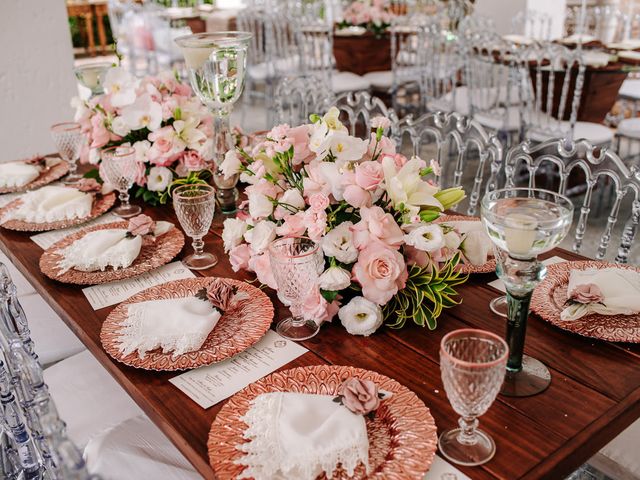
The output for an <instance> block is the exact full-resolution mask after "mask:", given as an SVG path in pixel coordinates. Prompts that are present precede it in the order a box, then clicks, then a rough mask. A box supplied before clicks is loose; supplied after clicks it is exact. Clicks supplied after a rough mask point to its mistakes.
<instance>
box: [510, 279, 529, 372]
mask: <svg viewBox="0 0 640 480" xmlns="http://www.w3.org/2000/svg"><path fill="white" fill-rule="evenodd" d="M532 292H533V291H529V292H527V293H524V294H522V295H515V294H513V293H511V292H509V290H508V289H507V309H508V319H507V344H508V345H509V358H508V360H507V371H509V372H519V371H520V370H522V355H523V353H524V339H525V336H526V334H527V317H528V316H529V302H531V293H532Z"/></svg>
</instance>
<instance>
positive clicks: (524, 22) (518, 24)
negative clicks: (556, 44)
mask: <svg viewBox="0 0 640 480" xmlns="http://www.w3.org/2000/svg"><path fill="white" fill-rule="evenodd" d="M552 21H553V19H552V18H551V15H549V14H548V13H546V12H541V11H539V10H524V11H520V12H518V13H517V14H516V15H515V16H514V17H513V18H512V19H511V33H512V34H516V35H524V36H525V37H528V38H531V39H534V40H551V24H552Z"/></svg>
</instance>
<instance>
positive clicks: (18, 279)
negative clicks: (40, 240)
mask: <svg viewBox="0 0 640 480" xmlns="http://www.w3.org/2000/svg"><path fill="white" fill-rule="evenodd" d="M0 262H2V263H4V264H5V265H6V267H7V269H8V270H9V275H11V280H13V283H15V285H16V289H17V290H18V296H20V295H29V294H30V293H36V290H35V288H33V285H31V284H30V283H29V281H28V280H27V279H26V278H25V277H24V275H22V273H20V271H19V270H18V269H17V268H16V267H15V265H14V264H13V263H12V262H11V260H9V257H7V256H6V255H5V254H4V253H2V252H0Z"/></svg>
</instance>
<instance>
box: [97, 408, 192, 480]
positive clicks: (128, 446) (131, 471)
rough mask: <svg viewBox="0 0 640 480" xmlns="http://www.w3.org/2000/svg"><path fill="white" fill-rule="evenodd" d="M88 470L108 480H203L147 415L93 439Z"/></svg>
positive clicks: (128, 421) (125, 422)
mask: <svg viewBox="0 0 640 480" xmlns="http://www.w3.org/2000/svg"><path fill="white" fill-rule="evenodd" d="M84 457H85V460H86V462H87V468H88V469H89V472H91V473H92V474H99V475H100V476H101V477H102V478H103V479H104V480H121V479H123V478H131V479H133V478H139V479H158V480H160V479H162V480H201V479H202V476H200V474H198V472H196V470H195V469H194V468H193V466H192V465H191V464H190V463H189V461H188V460H187V459H186V458H184V456H183V455H182V454H181V453H180V451H179V450H178V449H177V448H176V447H174V446H173V444H172V443H171V442H170V441H169V439H167V437H165V436H164V434H163V433H162V432H161V431H160V429H159V428H158V427H156V426H155V425H154V424H153V422H151V420H149V419H148V418H147V417H146V416H139V417H135V418H131V419H129V420H125V421H124V422H122V423H120V424H119V425H116V426H115V427H112V428H110V429H108V430H106V431H104V432H102V433H100V434H99V435H97V436H96V437H94V438H92V439H91V441H90V442H89V443H88V444H87V447H86V448H85V451H84Z"/></svg>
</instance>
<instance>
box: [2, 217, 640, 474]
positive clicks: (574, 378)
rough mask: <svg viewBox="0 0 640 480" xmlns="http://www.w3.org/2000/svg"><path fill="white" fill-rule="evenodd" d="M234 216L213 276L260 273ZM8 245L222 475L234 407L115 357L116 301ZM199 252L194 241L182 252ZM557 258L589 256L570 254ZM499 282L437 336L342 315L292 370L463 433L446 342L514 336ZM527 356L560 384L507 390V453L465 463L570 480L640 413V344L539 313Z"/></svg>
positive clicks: (477, 288)
mask: <svg viewBox="0 0 640 480" xmlns="http://www.w3.org/2000/svg"><path fill="white" fill-rule="evenodd" d="M144 213H146V214H148V215H150V216H152V217H154V218H155V219H157V220H161V219H162V220H171V221H174V222H175V223H176V224H177V222H176V221H175V217H174V214H173V210H172V209H171V207H169V206H167V207H165V208H163V209H157V208H150V207H145V208H144ZM222 220H223V219H222V218H221V217H219V216H217V217H216V219H215V220H214V227H213V230H214V231H215V232H216V234H215V235H214V234H209V235H208V236H207V238H206V239H205V240H206V242H207V244H206V248H207V250H209V251H215V253H216V254H217V255H218V257H219V259H220V263H219V264H218V265H217V266H215V267H214V268H212V269H210V270H207V271H204V272H203V274H204V275H219V276H233V277H236V278H238V277H240V278H249V276H248V275H245V274H241V275H238V274H234V273H233V272H232V271H231V267H230V265H229V262H228V260H227V257H226V255H225V254H224V252H223V249H222V241H221V239H220V237H219V233H220V232H221V224H222ZM0 248H1V249H2V250H3V251H4V252H5V253H6V254H7V256H8V257H9V258H10V259H11V260H12V261H13V262H14V263H15V264H16V266H17V267H18V269H19V270H21V271H22V272H23V273H24V275H25V276H26V277H27V279H28V280H29V281H30V282H31V283H33V285H34V287H35V289H36V290H37V291H38V292H39V293H40V294H42V296H43V297H44V298H45V300H46V301H47V302H48V303H49V304H50V305H51V306H52V308H53V309H54V310H55V311H56V312H57V313H58V314H59V315H60V317H61V318H62V319H63V320H64V321H65V322H66V323H67V325H69V327H70V328H71V329H72V330H73V331H74V332H75V334H76V335H78V337H79V338H80V340H81V341H82V342H83V343H84V344H85V345H86V347H87V348H88V349H89V350H90V351H91V352H92V354H93V355H94V356H95V357H96V358H97V359H98V360H99V361H100V362H101V363H102V365H103V366H104V367H105V368H106V369H107V370H108V371H109V372H110V374H111V375H112V376H113V377H114V378H115V379H116V380H117V381H118V382H119V383H120V384H121V385H122V387H123V388H124V389H125V390H126V391H127V392H128V393H129V394H130V395H131V397H132V398H133V399H134V400H135V401H136V402H137V403H138V405H140V407H141V408H142V409H143V410H144V411H145V412H146V413H147V414H148V415H149V417H150V418H151V419H152V420H153V421H154V422H155V423H156V424H157V425H158V426H159V427H160V428H161V429H162V430H163V431H164V433H165V434H166V435H167V436H168V437H169V438H170V439H171V440H172V441H173V443H174V444H175V445H176V446H177V447H178V448H179V449H180V450H181V451H182V453H183V454H184V455H185V456H186V457H187V458H188V459H189V460H190V461H191V462H192V463H193V465H194V466H195V468H196V469H197V470H198V471H199V472H200V473H201V474H202V475H203V476H204V477H205V478H207V479H211V478H215V475H214V473H213V471H212V470H211V468H210V466H209V460H208V454H207V446H206V442H207V435H208V433H209V429H210V426H211V423H212V421H213V419H214V417H215V416H216V413H217V412H218V411H219V410H220V408H221V406H222V403H221V404H218V405H215V406H214V407H212V408H210V409H208V410H204V409H202V408H201V407H199V406H198V405H197V404H196V403H195V402H193V401H192V400H191V399H189V398H188V397H187V396H186V395H185V394H183V393H182V392H181V391H179V390H178V389H177V388H176V387H174V386H173V385H171V384H170V383H169V379H170V378H171V377H173V376H175V375H176V374H177V373H176V372H167V373H162V372H148V371H144V370H138V369H135V368H131V367H128V366H125V365H122V364H120V363H117V362H115V361H114V360H112V359H111V357H109V356H108V355H107V354H106V353H105V351H104V350H103V349H102V346H101V344H100V328H101V325H102V322H103V321H104V320H105V318H106V317H107V315H108V314H109V312H110V311H111V310H112V308H113V307H107V308H103V309H101V310H98V311H94V310H93V309H92V308H91V306H90V305H89V302H88V301H87V300H86V299H85V297H84V295H83V294H82V291H81V288H80V287H77V286H70V285H64V284H61V283H57V282H55V281H52V280H49V279H48V278H46V277H44V276H43V275H42V274H41V273H40V271H39V268H38V260H39V258H40V256H41V254H42V250H41V249H40V247H38V246H37V245H36V244H35V243H33V242H32V241H31V240H30V239H29V234H27V233H21V232H14V231H9V230H5V229H2V228H0ZM189 250H190V246H186V247H185V249H183V252H182V253H181V255H183V254H185V253H187V252H188V251H189ZM549 255H559V256H562V257H563V258H566V259H576V258H579V257H577V256H576V255H573V254H571V253H569V252H566V251H562V250H555V251H553V252H551V253H550V254H549ZM494 278H495V277H494V275H493V274H488V275H478V276H474V277H472V278H471V279H470V280H469V282H468V283H467V284H465V285H463V286H462V287H460V288H459V292H460V294H461V296H462V299H463V302H462V304H461V305H459V306H457V307H455V308H453V309H450V310H446V311H445V313H444V314H443V315H442V316H441V317H440V319H439V321H438V328H437V329H436V330H435V331H429V330H427V329H423V328H420V327H417V326H415V325H408V326H407V327H405V328H404V329H402V330H390V329H388V328H382V329H380V330H379V331H378V332H377V333H375V334H374V335H372V336H371V337H368V338H365V337H360V336H351V335H349V334H347V332H346V331H345V330H344V329H343V328H342V326H341V325H340V322H339V320H338V319H334V320H333V322H332V323H329V324H325V325H323V327H322V329H321V331H320V333H319V335H318V336H317V337H315V338H313V339H311V340H308V341H305V342H302V343H303V345H304V346H305V347H306V348H308V349H309V352H308V353H306V354H304V355H303V356H301V357H299V358H298V359H296V360H295V361H293V362H291V363H289V364H288V365H287V366H285V367H284V368H291V367H296V366H304V365H316V364H327V363H330V364H337V365H353V366H357V367H361V368H366V369H370V370H375V371H377V372H379V373H381V374H384V375H387V376H389V377H392V378H395V379H396V380H398V381H399V382H400V383H402V384H404V385H406V386H407V387H408V388H410V389H411V390H413V391H414V392H415V393H416V394H417V395H418V396H419V397H420V398H421V399H422V400H423V401H424V402H425V404H426V405H427V406H428V407H429V409H430V410H431V412H432V414H433V416H434V418H435V420H436V424H437V427H438V431H439V432H441V431H443V430H444V429H448V428H451V427H453V426H455V425H456V422H457V415H456V414H455V413H454V412H453V409H452V408H451V406H450V404H449V401H448V400H447V397H446V394H445V391H444V388H443V386H442V381H441V379H440V368H439V360H438V350H439V343H440V340H441V338H442V337H443V335H444V334H446V333H447V332H450V331H452V330H455V329H458V328H463V327H467V328H468V327H473V328H481V329H485V330H489V331H492V332H495V333H498V334H500V335H502V334H504V331H505V320H504V319H501V318H498V317H496V316H494V315H493V314H492V313H491V312H490V310H489V301H490V300H491V298H493V297H495V296H496V295H498V294H499V292H498V291H497V290H494V289H492V288H491V287H489V286H488V285H487V282H489V281H491V280H493V279H494ZM270 296H271V298H272V300H273V301H274V303H275V304H276V306H277V307H276V318H278V317H280V316H281V315H282V314H284V312H285V310H284V309H283V307H282V305H280V304H279V303H278V302H277V300H276V299H275V295H273V292H270ZM525 352H526V353H528V354H529V355H532V356H534V357H536V358H538V359H540V360H542V361H543V362H544V363H545V364H546V365H547V366H548V367H549V369H550V371H551V374H552V382H551V386H550V387H549V389H548V390H547V391H545V392H543V393H542V394H539V395H536V396H533V397H529V398H508V397H502V396H499V397H498V399H497V400H496V402H495V403H494V404H493V405H492V406H491V408H490V409H489V411H488V412H487V413H486V414H485V415H484V416H482V417H481V418H480V425H481V428H483V429H485V430H486V431H487V432H489V433H490V434H491V436H492V437H493V438H494V440H495V442H496V445H497V453H496V456H495V457H494V458H493V459H492V460H491V461H490V462H488V463H487V464H485V465H483V466H481V467H475V468H465V467H461V468H460V469H461V470H462V471H464V472H465V473H466V474H467V475H469V476H470V477H471V478H473V479H504V480H513V479H520V478H522V479H541V478H549V479H561V478H564V476H565V475H567V474H569V473H570V472H572V471H573V470H574V469H576V468H577V467H578V466H579V465H581V464H582V463H583V462H585V461H586V460H588V459H589V458H590V457H591V455H593V454H594V453H595V452H597V451H598V450H599V449H600V448H601V447H602V446H604V445H605V444H606V443H607V442H608V441H610V440H611V439H612V438H614V437H615V436H616V435H617V434H618V433H619V432H621V431H622V430H623V429H624V428H625V427H627V426H628V425H630V424H631V423H632V422H633V421H634V420H635V419H637V418H638V417H639V416H640V345H633V344H613V343H608V342H602V341H597V340H593V339H588V338H583V337H579V336H576V335H573V334H570V333H567V332H564V331H562V330H559V329H558V328H556V327H554V326H552V325H550V324H547V323H545V322H544V321H542V320H540V319H539V318H535V317H533V318H531V319H530V322H529V328H528V331H527V342H526V347H525Z"/></svg>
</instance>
